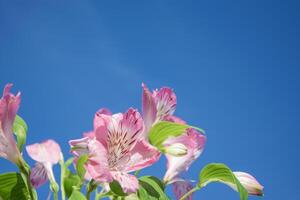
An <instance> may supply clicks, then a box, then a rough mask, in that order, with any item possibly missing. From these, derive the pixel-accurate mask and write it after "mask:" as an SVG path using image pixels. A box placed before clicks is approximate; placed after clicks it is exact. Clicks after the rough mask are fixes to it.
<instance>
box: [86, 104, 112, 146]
mask: <svg viewBox="0 0 300 200" xmlns="http://www.w3.org/2000/svg"><path fill="white" fill-rule="evenodd" d="M109 112H110V111H108V110H105V109H100V110H99V111H98V112H96V114H95V117H94V134H93V135H94V136H95V137H96V138H97V140H98V141H100V142H101V143H102V144H103V145H104V146H105V147H107V143H106V141H107V126H108V124H109V123H111V120H112V116H111V115H110V113H109ZM105 113H108V114H109V115H108V114H105ZM91 136H92V134H91Z"/></svg>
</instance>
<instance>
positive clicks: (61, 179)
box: [59, 157, 66, 200]
mask: <svg viewBox="0 0 300 200" xmlns="http://www.w3.org/2000/svg"><path fill="white" fill-rule="evenodd" d="M59 164H60V189H61V200H65V198H66V192H65V187H64V178H65V166H64V165H65V161H64V159H63V157H62V159H61V161H60V162H59Z"/></svg>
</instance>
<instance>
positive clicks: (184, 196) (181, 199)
mask: <svg viewBox="0 0 300 200" xmlns="http://www.w3.org/2000/svg"><path fill="white" fill-rule="evenodd" d="M197 190H200V187H198V186H196V187H194V188H193V189H191V190H190V191H188V192H187V193H186V194H185V195H183V196H182V197H181V198H180V199H179V200H185V199H186V198H187V197H188V196H190V195H191V194H192V193H194V192H196V191H197Z"/></svg>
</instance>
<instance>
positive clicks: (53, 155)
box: [26, 140, 61, 164]
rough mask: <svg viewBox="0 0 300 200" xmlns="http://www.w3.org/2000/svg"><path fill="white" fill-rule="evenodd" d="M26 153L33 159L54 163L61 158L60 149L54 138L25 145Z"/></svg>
mask: <svg viewBox="0 0 300 200" xmlns="http://www.w3.org/2000/svg"><path fill="white" fill-rule="evenodd" d="M26 150H27V153H28V155H29V156H30V157H31V158H32V159H33V160H35V161H37V162H41V163H45V162H49V163H51V164H56V163H58V161H59V160H60V159H61V149H60V147H59V145H58V144H57V143H56V142H55V141H54V140H46V141H44V142H42V143H35V144H32V145H28V146H26Z"/></svg>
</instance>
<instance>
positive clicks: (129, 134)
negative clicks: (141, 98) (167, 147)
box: [107, 108, 144, 170]
mask: <svg viewBox="0 0 300 200" xmlns="http://www.w3.org/2000/svg"><path fill="white" fill-rule="evenodd" d="M143 130H144V122H143V119H142V118H141V116H140V114H139V113H138V112H137V111H136V110H134V109H132V108H130V109H129V110H128V111H127V112H126V113H124V114H115V115H113V116H112V119H111V122H110V123H109V125H108V127H107V144H108V161H109V166H110V168H117V169H118V170H121V169H123V168H124V167H125V164H126V163H127V162H128V160H129V152H130V151H131V150H132V149H133V147H134V146H135V144H136V142H137V141H138V140H139V139H140V138H141V136H142V133H143Z"/></svg>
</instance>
